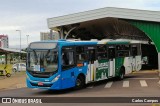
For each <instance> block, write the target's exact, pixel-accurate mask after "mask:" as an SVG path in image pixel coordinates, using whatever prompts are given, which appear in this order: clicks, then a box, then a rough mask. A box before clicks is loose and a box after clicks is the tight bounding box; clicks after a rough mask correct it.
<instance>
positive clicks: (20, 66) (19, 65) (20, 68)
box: [12, 63, 26, 72]
mask: <svg viewBox="0 0 160 106" xmlns="http://www.w3.org/2000/svg"><path fill="white" fill-rule="evenodd" d="M12 70H13V71H14V72H16V71H26V64H25V63H16V64H14V65H13V67H12Z"/></svg>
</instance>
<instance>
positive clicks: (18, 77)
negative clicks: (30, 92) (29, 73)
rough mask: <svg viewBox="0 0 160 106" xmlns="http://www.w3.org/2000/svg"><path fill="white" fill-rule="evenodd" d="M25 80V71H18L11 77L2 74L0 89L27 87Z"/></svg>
mask: <svg viewBox="0 0 160 106" xmlns="http://www.w3.org/2000/svg"><path fill="white" fill-rule="evenodd" d="M25 80H26V74H25V72H17V73H15V74H13V75H12V76H11V77H9V78H8V77H5V78H4V76H0V90H4V89H17V88H23V87H26V84H25Z"/></svg>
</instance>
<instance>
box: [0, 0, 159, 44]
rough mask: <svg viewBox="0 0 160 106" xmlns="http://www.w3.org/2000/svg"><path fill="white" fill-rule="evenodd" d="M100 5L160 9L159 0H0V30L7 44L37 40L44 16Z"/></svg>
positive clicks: (101, 6) (84, 9) (85, 9)
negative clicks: (20, 33) (6, 39)
mask: <svg viewBox="0 0 160 106" xmlns="http://www.w3.org/2000/svg"><path fill="white" fill-rule="evenodd" d="M103 7H122V8H132V9H143V10H155V11H160V0H0V34H7V35H8V36H9V45H10V47H19V46H18V45H19V34H18V32H16V31H15V30H17V29H18V30H21V31H22V41H23V42H22V45H23V47H24V46H25V45H26V44H27V40H26V39H27V37H26V35H30V36H29V42H32V41H38V40H40V32H46V31H49V29H48V26H47V18H51V17H55V16H61V15H66V14H71V13H76V12H82V11H87V10H93V9H98V8H103Z"/></svg>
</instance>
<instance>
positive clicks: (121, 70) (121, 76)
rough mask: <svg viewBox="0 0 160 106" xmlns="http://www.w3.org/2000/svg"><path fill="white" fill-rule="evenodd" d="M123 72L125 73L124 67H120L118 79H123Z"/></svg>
mask: <svg viewBox="0 0 160 106" xmlns="http://www.w3.org/2000/svg"><path fill="white" fill-rule="evenodd" d="M124 74H125V69H124V67H121V69H120V73H119V76H118V79H119V80H123V79H124Z"/></svg>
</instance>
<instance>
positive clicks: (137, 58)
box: [131, 44, 142, 71]
mask: <svg viewBox="0 0 160 106" xmlns="http://www.w3.org/2000/svg"><path fill="white" fill-rule="evenodd" d="M131 52H132V56H133V59H132V70H133V71H139V70H140V69H141V65H142V64H141V63H142V62H141V55H140V45H137V44H133V45H131Z"/></svg>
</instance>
